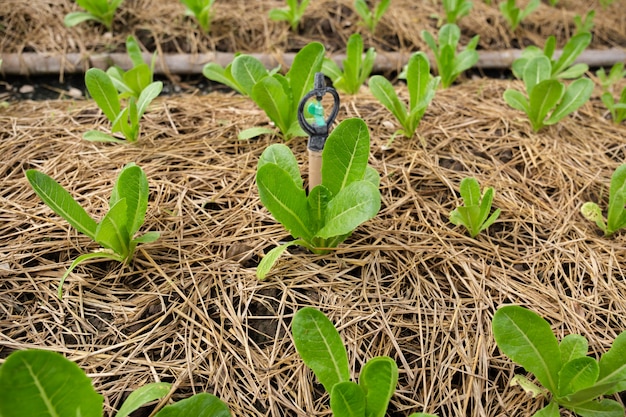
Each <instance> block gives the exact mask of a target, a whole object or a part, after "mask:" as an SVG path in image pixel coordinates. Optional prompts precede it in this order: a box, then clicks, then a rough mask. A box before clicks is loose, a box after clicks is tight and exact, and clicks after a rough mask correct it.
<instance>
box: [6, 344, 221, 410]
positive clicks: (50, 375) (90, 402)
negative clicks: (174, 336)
mask: <svg viewBox="0 0 626 417" xmlns="http://www.w3.org/2000/svg"><path fill="white" fill-rule="evenodd" d="M170 390H171V384H169V383H165V382H156V383H151V384H147V385H144V386H142V387H140V388H138V389H137V390H135V391H134V392H132V393H131V394H130V395H129V396H128V398H127V399H126V401H124V403H123V404H122V406H121V407H120V409H119V411H118V412H117V413H116V414H115V417H127V416H128V415H129V414H130V413H132V412H133V411H135V410H137V409H139V408H140V407H142V406H144V405H146V404H147V403H149V402H151V401H154V400H158V399H161V398H163V397H165V396H166V395H167V394H169V392H170ZM102 403H103V398H102V396H101V395H100V394H98V393H97V392H96V391H95V390H94V388H93V386H92V384H91V381H90V380H89V378H88V377H87V375H85V373H84V372H83V371H82V370H81V369H80V368H79V367H78V366H77V365H76V364H75V363H74V362H71V361H69V360H67V359H65V358H64V357H63V356H62V355H60V354H59V353H56V352H51V351H45V350H23V351H15V352H13V353H11V354H10V355H9V357H8V358H7V359H6V360H5V362H4V363H3V364H2V366H0V415H1V416H3V417H32V416H60V417H64V416H80V417H102V415H103V412H104V410H103V407H102ZM189 416H193V417H230V411H229V410H228V406H227V405H226V404H225V403H223V402H222V401H221V400H220V399H219V398H217V397H216V396H214V395H211V394H206V393H200V394H196V395H193V396H191V397H189V398H187V399H184V400H182V401H179V402H177V403H175V404H171V405H168V406H166V407H164V408H163V409H161V410H160V411H159V412H158V413H156V415H155V417H189Z"/></svg>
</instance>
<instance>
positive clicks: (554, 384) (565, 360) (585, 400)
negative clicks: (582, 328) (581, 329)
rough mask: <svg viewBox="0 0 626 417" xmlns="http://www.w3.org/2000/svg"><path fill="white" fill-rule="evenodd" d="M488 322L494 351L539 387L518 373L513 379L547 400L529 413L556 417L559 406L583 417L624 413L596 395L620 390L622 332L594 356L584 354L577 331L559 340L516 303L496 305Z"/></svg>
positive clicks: (625, 370)
mask: <svg viewBox="0 0 626 417" xmlns="http://www.w3.org/2000/svg"><path fill="white" fill-rule="evenodd" d="M492 326H493V335H494V337H495V339H496V343H497V345H498V348H499V349H500V351H501V352H502V353H504V354H505V355H506V356H508V357H509V358H511V359H512V360H513V361H515V362H516V363H517V364H519V365H520V366H522V367H523V368H524V369H525V370H526V371H528V372H531V373H533V374H534V375H535V378H536V379H537V381H539V383H540V384H541V385H542V386H543V388H542V387H538V386H537V385H535V384H534V383H533V382H531V381H530V380H528V379H527V378H526V377H524V376H523V375H516V376H515V379H514V380H515V382H516V383H518V384H519V385H521V386H522V387H523V388H524V389H525V390H526V391H528V392H530V393H531V394H532V395H533V396H543V397H546V398H548V399H549V401H550V402H549V403H548V405H547V406H546V407H544V408H543V409H541V410H540V411H538V412H537V413H535V414H534V417H559V416H560V413H559V407H564V408H567V409H568V410H571V411H573V412H574V413H576V414H578V415H581V416H583V417H623V416H624V407H623V406H622V405H621V404H620V403H618V402H617V401H613V400H610V399H608V398H604V399H599V397H601V396H603V395H611V394H615V393H617V392H620V391H623V390H625V389H626V332H622V333H621V334H620V335H619V336H617V338H615V340H614V341H613V345H612V346H611V348H610V349H609V350H608V351H607V352H606V353H605V354H604V355H602V357H601V358H600V360H596V359H595V358H592V357H589V356H587V349H588V342H587V339H585V338H584V337H583V336H580V335H576V334H570V335H567V336H565V337H564V338H563V340H562V341H561V342H560V343H559V341H558V340H557V339H556V337H555V336H554V334H553V333H552V329H551V328H550V324H548V322H547V321H545V320H544V319H543V318H542V317H540V316H539V315H538V314H536V313H534V312H532V311H530V310H527V309H525V308H523V307H520V306H512V305H509V306H504V307H501V308H499V309H498V310H497V311H496V313H495V314H494V316H493V321H492Z"/></svg>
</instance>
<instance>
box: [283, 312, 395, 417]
mask: <svg viewBox="0 0 626 417" xmlns="http://www.w3.org/2000/svg"><path fill="white" fill-rule="evenodd" d="M291 332H292V335H293V341H294V344H295V345H296V350H297V351H298V354H300V356H301V357H302V360H303V361H304V363H305V364H306V365H307V366H308V367H309V368H311V370H312V371H313V373H314V374H315V376H316V377H317V379H318V380H319V382H320V383H321V384H322V385H323V386H324V388H325V389H326V391H327V392H328V393H329V394H330V408H331V409H332V412H333V416H334V417H366V416H368V417H370V416H371V417H384V416H385V414H386V412H387V406H388V405H389V400H390V399H391V397H392V395H393V393H394V391H395V390H396V384H397V383H398V366H397V365H396V362H395V361H394V360H393V359H392V358H390V357H389V356H378V357H375V358H372V359H370V360H369V361H367V362H366V363H365V365H363V368H362V369H361V374H360V375H359V383H358V384H357V383H355V382H352V381H350V368H349V366H348V354H347V352H346V348H345V347H344V345H343V342H342V341H341V336H339V333H338V332H337V329H335V326H334V325H333V324H332V322H331V321H330V320H328V318H327V317H326V316H325V315H324V313H322V312H321V311H319V310H316V309H314V308H311V307H305V308H303V309H300V310H298V311H297V312H296V314H295V315H294V317H293V322H292V323H291Z"/></svg>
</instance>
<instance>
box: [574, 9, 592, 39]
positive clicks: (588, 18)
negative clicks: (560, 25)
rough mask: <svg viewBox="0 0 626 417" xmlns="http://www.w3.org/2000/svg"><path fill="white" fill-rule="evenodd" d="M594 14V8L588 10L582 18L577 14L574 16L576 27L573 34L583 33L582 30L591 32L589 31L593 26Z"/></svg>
mask: <svg viewBox="0 0 626 417" xmlns="http://www.w3.org/2000/svg"><path fill="white" fill-rule="evenodd" d="M595 16H596V11H595V10H591V11H589V12H588V13H587V14H586V15H585V17H584V18H583V17H582V16H581V15H578V14H577V15H576V16H574V26H575V27H576V31H575V32H574V34H575V35H578V34H579V33H584V32H589V33H591V31H592V30H593V26H594V22H593V19H594V18H595Z"/></svg>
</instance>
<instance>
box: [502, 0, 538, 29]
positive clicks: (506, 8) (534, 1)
mask: <svg viewBox="0 0 626 417" xmlns="http://www.w3.org/2000/svg"><path fill="white" fill-rule="evenodd" d="M540 4H541V0H530V1H529V2H528V5H527V6H526V8H524V9H520V8H519V7H517V5H516V4H515V0H506V1H505V2H502V3H500V12H501V13H502V15H503V16H504V19H505V20H506V21H507V23H508V24H509V26H510V27H511V30H512V31H515V29H517V27H518V26H519V24H520V23H522V21H523V20H524V19H525V18H526V17H527V16H528V15H529V14H531V13H532V12H534V11H535V9H537V7H539V5H540Z"/></svg>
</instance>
